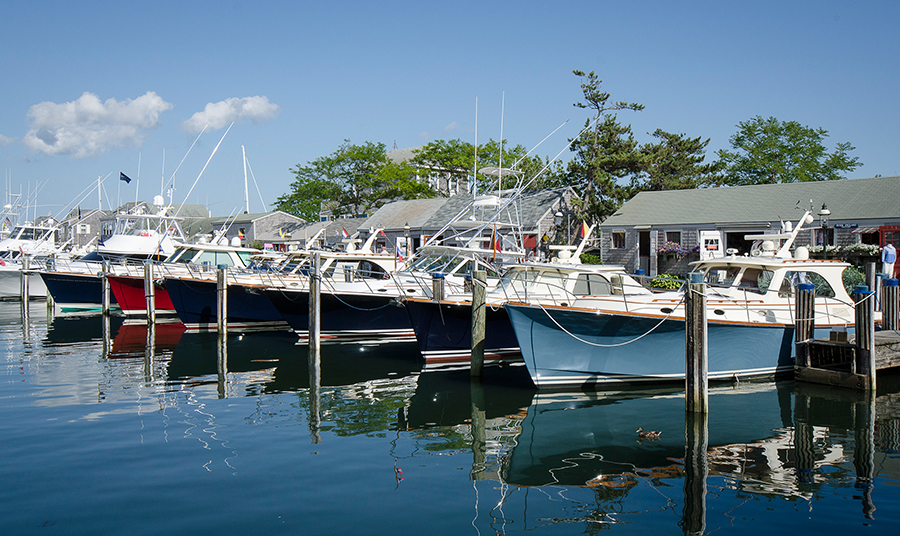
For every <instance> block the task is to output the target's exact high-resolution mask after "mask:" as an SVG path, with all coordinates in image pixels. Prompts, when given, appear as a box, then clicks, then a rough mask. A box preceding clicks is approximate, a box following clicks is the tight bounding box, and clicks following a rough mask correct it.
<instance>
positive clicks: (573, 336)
mask: <svg viewBox="0 0 900 536" xmlns="http://www.w3.org/2000/svg"><path fill="white" fill-rule="evenodd" d="M683 301H684V298H683V297H682V299H681V302H678V305H681V303H682V302H683ZM678 305H676V306H675V308H677V307H678ZM538 307H540V308H541V310H542V311H544V313H545V314H546V315H547V318H549V319H550V320H552V321H553V323H554V324H556V326H557V327H559V329H561V330H562V331H563V332H565V333H566V335H568V336H570V337H572V338H573V339H575V340H577V341H579V342H583V343H584V344H587V345H590V346H596V347H599V348H616V347H619V346H626V345H629V344H631V343H633V342H637V341H639V340H640V339H643V338H644V337H646V336H647V335H650V334H651V333H653V332H654V331H656V328H658V327H659V326H661V325H663V322H665V321H666V320H668V319H669V317H670V316H672V313H669V314H667V315H666V316H664V317H663V318H662V320H660V321H659V323H657V324H656V325H655V326H653V327H652V328H650V329H649V330H647V332H646V333H643V334H641V335H638V336H637V337H635V338H633V339H631V340H630V341H624V342H620V343H616V344H600V343H595V342H590V341H586V340H584V339H582V338H581V337H579V336H578V335H575V334H574V333H572V332H570V331H569V330H567V329H566V328H564V327H563V326H562V325H561V324H560V323H559V322H557V321H556V319H555V318H553V317H552V316H550V312H549V311H547V309H545V308H544V305H543V304H542V303H540V302H538ZM673 312H674V311H673Z"/></svg>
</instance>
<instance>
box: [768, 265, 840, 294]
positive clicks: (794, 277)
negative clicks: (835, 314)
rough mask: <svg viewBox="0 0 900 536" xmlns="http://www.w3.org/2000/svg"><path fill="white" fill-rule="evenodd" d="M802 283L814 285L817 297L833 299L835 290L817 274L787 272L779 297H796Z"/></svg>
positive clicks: (782, 281) (779, 290)
mask: <svg viewBox="0 0 900 536" xmlns="http://www.w3.org/2000/svg"><path fill="white" fill-rule="evenodd" d="M800 283H812V284H813V285H815V287H816V296H818V297H825V298H833V297H834V289H833V288H831V285H829V284H828V281H826V280H825V278H824V277H822V276H821V275H819V274H817V273H815V272H802V271H797V272H794V271H790V270H789V271H787V272H785V273H784V279H782V280H781V286H780V287H779V289H778V295H779V296H780V297H782V298H788V297H791V296H793V295H794V291H795V290H796V288H797V285H799V284H800Z"/></svg>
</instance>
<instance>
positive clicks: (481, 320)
mask: <svg viewBox="0 0 900 536" xmlns="http://www.w3.org/2000/svg"><path fill="white" fill-rule="evenodd" d="M486 293H487V272H486V271H484V270H475V271H474V272H472V362H471V367H470V369H471V374H472V376H473V377H476V376H478V377H480V376H481V375H482V373H483V371H484V330H485V314H486V310H485V302H486V296H485V294H486Z"/></svg>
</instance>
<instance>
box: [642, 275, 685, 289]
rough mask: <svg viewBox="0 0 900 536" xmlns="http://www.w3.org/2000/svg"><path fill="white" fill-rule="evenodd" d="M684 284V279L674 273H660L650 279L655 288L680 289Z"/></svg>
mask: <svg viewBox="0 0 900 536" xmlns="http://www.w3.org/2000/svg"><path fill="white" fill-rule="evenodd" d="M682 284H684V279H681V278H680V277H678V276H677V275H672V274H659V275H658V276H656V277H654V278H653V279H652V280H651V281H650V286H651V287H653V288H663V289H669V290H678V289H679V288H681V285H682Z"/></svg>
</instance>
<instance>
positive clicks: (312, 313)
mask: <svg viewBox="0 0 900 536" xmlns="http://www.w3.org/2000/svg"><path fill="white" fill-rule="evenodd" d="M320 259H321V254H320V253H319V252H318V251H316V252H314V253H313V254H312V270H310V272H309V332H308V333H309V337H308V340H309V355H310V359H312V356H313V355H314V354H315V356H316V358H317V359H318V355H319V349H320V347H321V346H320V343H321V338H322V333H321V327H322V325H321V322H322V304H321V299H322V278H321V273H320V272H319V269H320V265H319V262H320Z"/></svg>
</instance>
